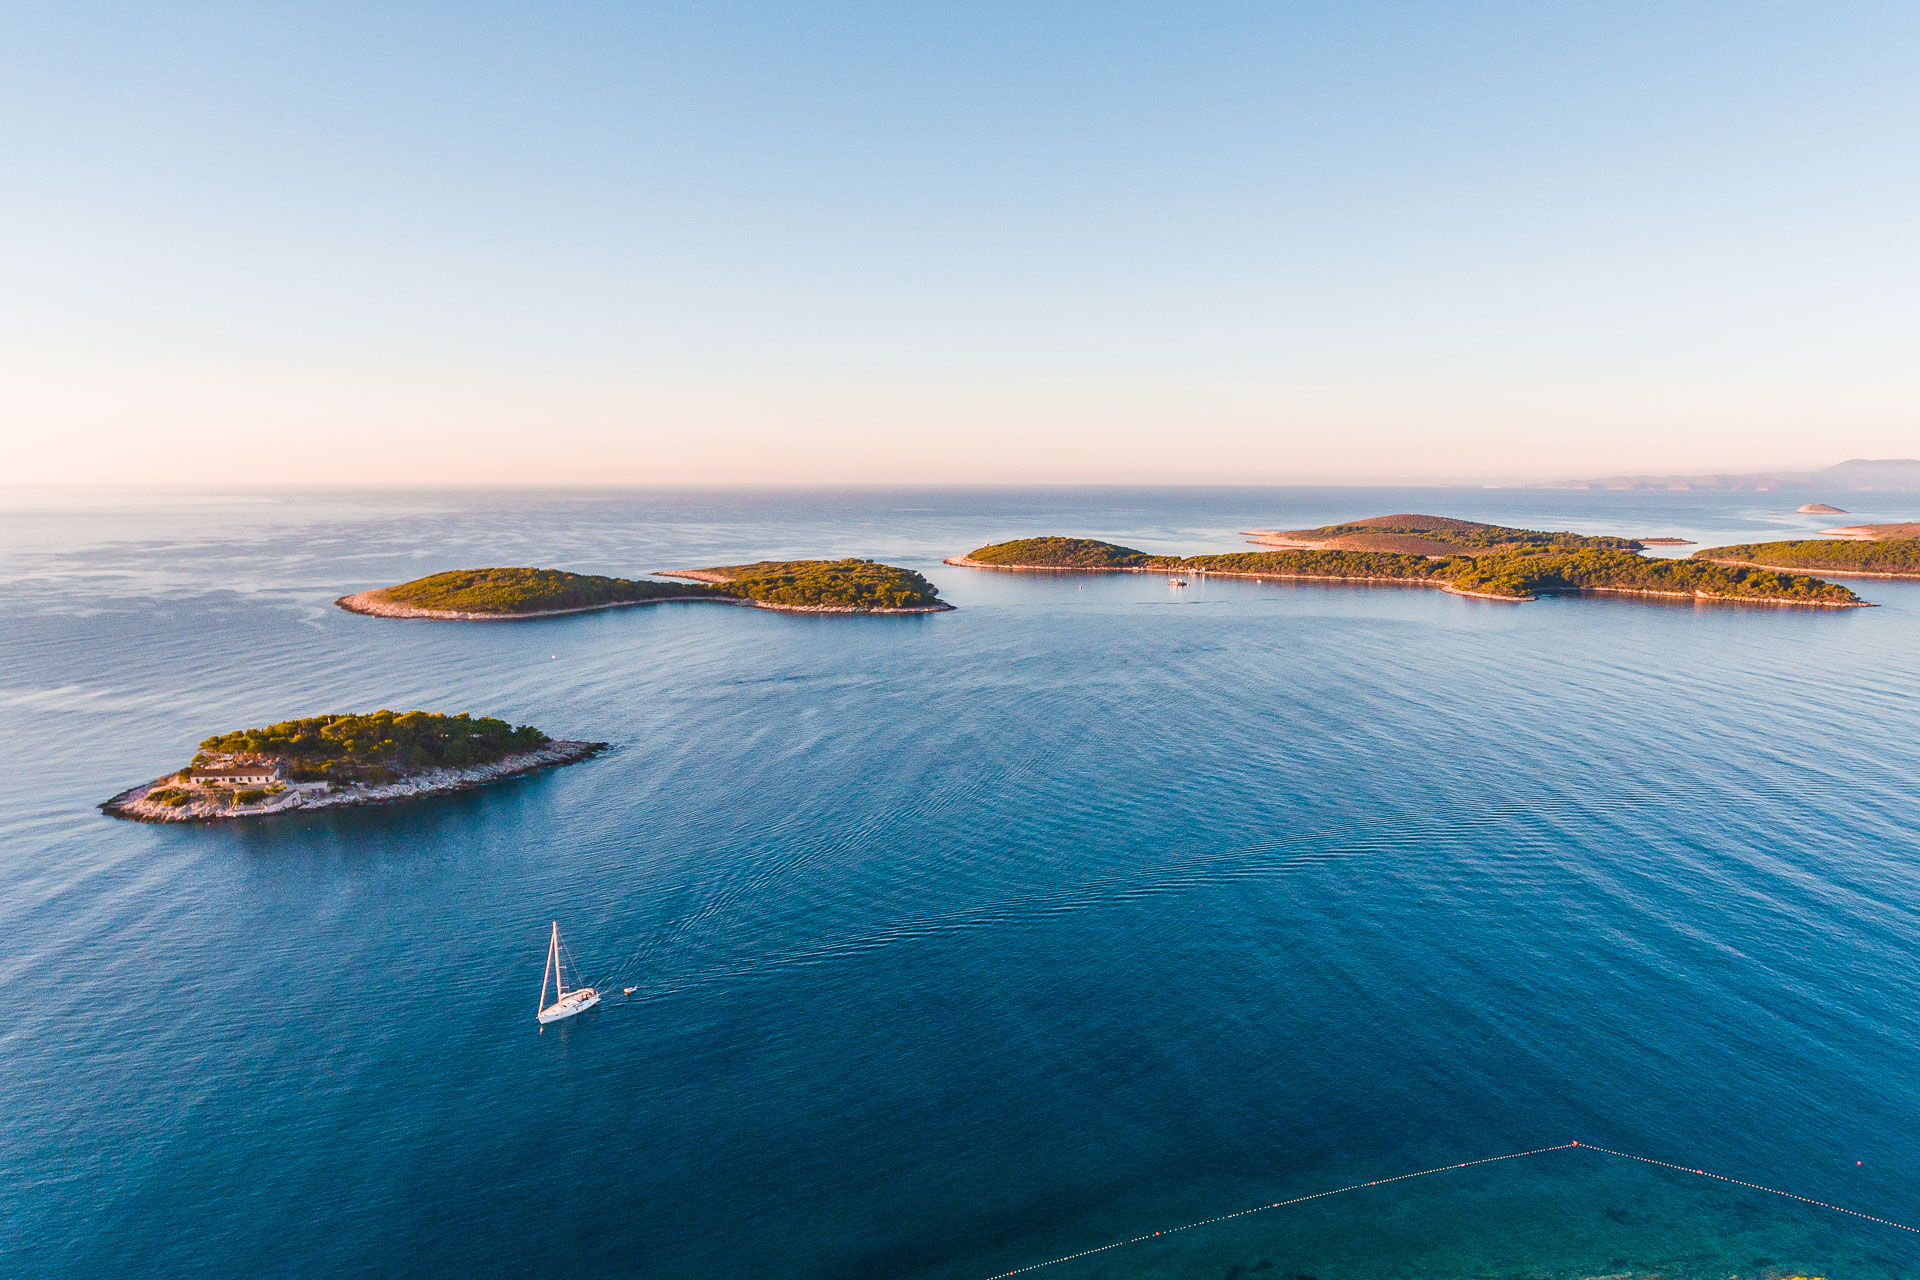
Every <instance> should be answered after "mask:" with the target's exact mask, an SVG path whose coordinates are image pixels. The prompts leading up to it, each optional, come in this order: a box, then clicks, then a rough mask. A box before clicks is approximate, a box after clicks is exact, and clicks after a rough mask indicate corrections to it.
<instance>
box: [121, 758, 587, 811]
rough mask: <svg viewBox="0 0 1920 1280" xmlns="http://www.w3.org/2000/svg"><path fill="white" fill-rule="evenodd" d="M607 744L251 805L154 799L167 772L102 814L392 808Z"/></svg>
mask: <svg viewBox="0 0 1920 1280" xmlns="http://www.w3.org/2000/svg"><path fill="white" fill-rule="evenodd" d="M608 745H609V744H607V743H605V742H562V741H553V742H549V743H547V744H546V745H545V746H542V747H538V748H536V749H534V750H532V751H526V752H521V753H519V754H517V755H511V756H505V757H502V758H501V759H499V760H495V761H492V762H491V763H488V764H481V765H471V766H468V767H465V768H459V769H425V770H422V771H420V772H418V773H413V774H409V775H407V776H406V777H404V778H400V779H397V780H396V781H393V782H384V783H347V784H344V785H341V786H338V787H335V786H331V785H329V784H327V783H299V782H296V783H289V784H287V786H286V789H285V790H283V791H280V792H278V793H276V794H274V795H272V796H270V797H269V798H267V799H266V800H264V801H262V802H260V803H258V804H250V805H234V804H230V803H223V802H216V801H215V800H214V799H213V798H212V797H213V794H214V793H209V796H208V798H206V799H194V800H191V801H189V802H188V803H186V804H183V805H177V806H175V805H166V804H160V803H158V802H156V801H152V800H149V799H148V798H147V796H148V793H150V792H153V791H156V790H159V789H161V788H163V787H167V786H169V785H171V784H172V783H173V781H174V779H175V777H176V775H174V774H168V775H167V776H165V777H161V778H155V779H154V780H153V781H152V782H146V783H142V784H141V785H140V786H137V787H131V788H129V789H128V790H126V791H122V792H121V793H120V794H119V795H117V796H114V797H113V798H112V799H111V800H108V801H106V802H105V803H103V804H101V806H100V811H101V812H102V813H105V814H107V815H109V816H111V817H115V818H125V819H127V820H128V821H130V822H160V823H177V822H230V821H235V820H237V819H241V818H258V817H265V816H269V815H272V814H278V813H290V812H296V811H297V812H307V811H310V810H314V809H344V808H349V807H352V806H356V805H374V804H391V803H393V802H395V801H399V800H411V799H414V798H416V797H419V796H431V795H445V794H448V793H451V792H455V791H468V790H472V789H473V788H475V787H484V786H488V785H490V784H492V783H495V782H503V781H505V780H506V779H508V778H516V777H520V776H523V775H525V774H529V773H538V772H540V771H541V770H544V769H555V768H559V767H560V766H561V765H568V764H575V763H578V762H579V761H581V760H588V759H591V758H592V757H594V756H596V755H599V754H600V753H601V752H602V751H605V750H606V749H607V746H608Z"/></svg>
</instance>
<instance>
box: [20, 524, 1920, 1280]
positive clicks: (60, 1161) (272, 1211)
mask: <svg viewBox="0 0 1920 1280" xmlns="http://www.w3.org/2000/svg"><path fill="white" fill-rule="evenodd" d="M12 502H13V505H12V506H11V507H10V508H9V509H7V510H6V511H5V512H4V513H0V579H3V580H4V582H3V585H0V734H3V736H4V741H5V742H6V743H7V768H6V770H5V772H4V774H0V973H4V976H5V991H6V997H7V1004H8V1007H9V1008H10V1010H11V1013H10V1015H9V1017H8V1019H7V1021H6V1022H5V1024H4V1032H3V1033H0V1035H3V1043H0V1257H3V1258H4V1266H3V1267H0V1270H4V1271H5V1272H6V1273H8V1274H13V1275H23V1276H52V1275H73V1276H80V1275H87V1276H105V1275H172V1276H235V1275H245V1276H253V1277H259V1276H281V1275H285V1276H296V1275H297V1276H302V1277H327V1276H366V1275H408V1274H423V1275H424V1274H436V1275H463V1276H477V1277H485V1276H501V1277H507V1276H528V1275H553V1276H560V1275H566V1276H574V1277H580V1276H623V1275H657V1276H701V1275H727V1276H737V1275H749V1274H751V1275H768V1276H792V1277H925V1278H927V1280H975V1278H980V1277H986V1276H990V1275H994V1274H996V1273H999V1272H1004V1271H1008V1270H1010V1269H1013V1268H1016V1267H1022V1266H1026V1265H1029V1264H1032V1263H1037V1262H1042V1261H1045V1260H1047V1259H1049V1258H1054V1257H1058V1256H1060V1255H1064V1254H1071V1253H1075V1252H1078V1251H1080V1250H1083V1249H1088V1248H1091V1247H1094V1246H1097V1245H1101V1244H1105V1243H1108V1242H1109V1241H1112V1240H1115V1239H1117V1238H1122V1237H1129V1236H1135V1235H1139V1234H1140V1233H1142V1232H1144V1231H1152V1230H1155V1229H1160V1228H1166V1227H1172V1226H1177V1225H1179V1224H1181V1223H1184V1222H1187V1221H1190V1220H1193V1219H1196V1218H1202V1217H1207V1216H1211V1215H1214V1214H1218V1213H1223V1212H1228V1211H1231V1210H1235V1209H1240V1208H1245V1207H1248V1206H1251V1205H1256V1204H1263V1203H1270V1202H1272V1201H1275V1200H1279V1199H1283V1198H1288V1197H1292V1196H1297V1195H1302V1194H1306V1193H1309V1192H1313V1191H1318V1190H1322V1189H1325V1188H1329V1187H1336V1186H1340V1185H1343V1184H1346V1183H1350V1182H1354V1181H1356V1180H1366V1179H1374V1178H1380V1177H1385V1176H1390V1175H1393V1174H1398V1173H1403V1172H1407V1171H1410V1170H1415V1169H1421V1168H1426V1167H1429V1166H1433V1165H1438V1164H1443V1163H1449V1162H1454V1161H1460V1160H1469V1159H1474V1158H1478V1157H1482V1156H1489V1155H1498V1154H1501V1153H1504V1152H1508V1151H1514V1150H1519V1149H1523V1148H1530V1147H1538V1146H1545V1145H1552V1144H1558V1143H1563V1142H1566V1141H1568V1140H1570V1139H1576V1138H1577V1139H1580V1140H1582V1141H1585V1142H1594V1143H1601V1144H1604V1145H1607V1146H1610V1147H1618V1148H1622V1149H1624V1150H1628V1151H1634V1152H1642V1153H1645V1154H1648V1155H1652V1156H1656V1157H1660V1158H1663V1159H1668V1160H1673V1161H1675V1162H1678V1163H1681V1164H1684V1165H1687V1166H1689V1167H1702V1168H1707V1169H1711V1170H1715V1171H1719V1172H1723V1173H1727V1174H1730V1175H1733V1176H1736V1177H1741V1178H1747V1179H1750V1180H1753V1181H1757V1182H1762V1183H1768V1184H1772V1185H1778V1186H1781V1187H1784V1188H1786V1189H1789V1190H1792V1191H1795V1192H1798V1193H1800V1194H1802V1195H1807V1196H1811V1197H1815V1198H1819V1199H1825V1200H1832V1201H1836V1202H1838V1203H1841V1204H1845V1205H1848V1206H1851V1207H1854V1208H1857V1209H1860V1210H1862V1211H1864V1212H1867V1213H1872V1214H1876V1215H1880V1216H1884V1217H1888V1218H1893V1219H1896V1220H1902V1221H1906V1222H1916V1221H1920V1150H1917V1149H1916V1144H1915V1142H1914V1137H1915V1135H1916V1134H1920V1052H1916V1042H1917V1041H1920V941H1917V939H1920V835H1916V816H1917V815H1920V733H1916V729H1920V696H1916V690H1915V669H1916V653H1920V645H1917V644H1916V641H1920V585H1916V584H1896V583H1880V582H1872V583H1861V584H1858V589H1859V590H1860V591H1861V592H1862V593H1863V594H1865V595H1866V596H1868V597H1869V598H1870V599H1872V600H1874V601H1876V602H1877V603H1878V604H1879V605H1880V607H1879V608H1877V609H1866V610H1853V611H1845V612H1825V611H1802V610H1764V609H1738V608H1726V607H1702V608H1692V607H1670V606H1658V605H1648V604H1644V603H1637V602H1631V601H1624V600H1598V599H1553V600H1544V601H1541V602H1539V603H1535V604H1529V605H1523V606H1514V605H1500V604H1493V603H1486V602H1478V601H1471V600H1463V599H1458V598H1454V597H1450V596H1446V595H1443V594H1440V593H1438V592H1431V591H1423V590H1413V589H1392V588H1378V589H1351V588H1316V587H1303V586H1291V587H1289V586H1280V585H1256V584H1250V583H1247V584H1241V583H1227V582H1217V581H1216V582H1207V581H1196V582H1195V583H1194V584H1193V585H1192V586H1191V587H1189V588H1188V589H1186V590H1185V591H1179V592H1175V591H1171V590H1169V588H1168V587H1167V586H1166V585H1165V584H1164V582H1163V581H1161V580H1160V579H1157V578H1150V577H1133V576H1121V577H1110V578H1100V577H1087V578H1051V577H1040V576H1030V575H994V574H984V573H977V572H971V571H967V570H962V569H954V568H949V567H946V566H943V565H942V564H941V563H940V560H941V558H942V557H944V556H947V555H951V554H953V553H955V552H959V551H964V550H967V549H968V548H971V547H973V546H975V545H978V544H980V543H982V542H986V541H991V540H997V539H1000V538H1005V537H1012V536H1019V535H1029V534H1036V533H1048V532H1068V533H1085V534H1090V535H1095V536H1101V537H1109V538H1114V539H1116V540H1120V541H1125V542H1128V543H1131V544H1134V545H1138V546H1142V547H1146V548H1149V549H1152V550H1156V551H1159V550H1167V551H1186V552H1198V551H1205V550H1231V549H1235V548H1238V547H1240V546H1241V545H1243V544H1242V542H1241V539H1240V538H1239V537H1238V536H1237V531H1238V530H1241V529H1245V528H1254V527H1295V526H1301V525H1308V524H1318V523H1322V522H1326V521H1329V520H1334V519H1339V518H1343V517H1351V516H1355V515H1365V514H1373V513H1378V512H1386V511H1399V510H1438V511H1441V512H1444V513H1447V514H1457V515H1463V516H1470V517H1477V518H1483V519H1494V520H1500V521H1502V522H1507V523H1519V524H1526V525H1533V526H1544V527H1554V528H1576V529H1581V530H1585V531H1590V532H1619V533H1640V534H1663V533H1676V534H1680V535H1682V536H1686V537H1692V538H1696V539H1701V540H1708V539H1716V540H1732V539H1750V538H1757V537H1768V536H1773V537H1780V536H1791V535H1793V534H1794V533H1796V532H1799V531H1801V530H1805V529H1810V528H1815V527H1818V524H1819V521H1818V520H1817V518H1808V517H1797V516H1793V515H1791V514H1786V512H1788V511H1790V509H1791V503H1788V502H1782V501H1779V500H1777V499H1772V498H1771V497H1770V495H1764V494H1763V495H1747V496H1744V497H1704V496H1701V495H1689V494H1656V495H1624V494H1613V495H1605V494H1588V493H1576V492H1511V491H1501V492H1478V491H1452V492H1434V491H1427V492H1421V491H1408V490H1398V491H1371V492H1367V491H1337V490H1306V489H1294V490H1251V489H1239V490H1216V491H1206V490H1185V491H1149V490H1106V491H1076V490H1054V491H1031V492H1012V493H982V492H954V491H934V490H910V491H898V492H826V493H810V494H795V493H762V494H751V493H689V492H671V493H667V492H663V493H626V494H574V495H524V494H522V495H498V494H494V495H488V494H473V495H461V494H422V495H397V496H396V495H386V496H367V495H334V496H305V497H284V496H283V497H268V498H232V497H227V498H217V499H216V498H189V499H178V500H172V501H161V500H155V499H138V500H129V499H104V498H98V497H88V496H86V495H54V496H52V497H42V498H35V499H32V500H26V499H20V498H17V497H16V498H15V499H14V500H12ZM1884 505H1885V506H1886V510H1885V511H1878V510H1875V511H1859V510H1856V511H1855V512H1854V513H1853V515H1852V516H1851V517H1850V518H1853V519H1868V518H1873V517H1874V516H1876V515H1877V516H1881V517H1882V518H1891V517H1899V516H1907V517H1910V516H1911V515H1912V514H1913V512H1914V510H1915V509H1916V508H1917V507H1920V500H1916V499H1915V498H1913V497H1912V496H1911V495H1909V496H1904V497H1900V496H1892V495H1890V496H1888V497H1887V498H1886V499H1885V502H1884ZM840 554H855V555H867V556H874V557H878V558H883V559H887V560H890V561H893V562H895V563H901V564H906V565H910V566H912V567H914V568H918V569H921V570H923V571H924V572H926V573H927V574H928V575H929V576H930V577H932V578H933V579H934V580H935V581H936V582H937V583H938V584H939V586H940V587H941V590H942V591H943V593H944V594H945V595H946V596H947V597H948V598H949V599H950V600H952V602H953V603H954V604H956V605H958V606H959V608H958V610H957V611H955V612H953V613H949V614H943V615H939V616H933V617H917V618H846V617H835V618H806V617H794V616H786V615H781V614H776V613H767V612H759V611H752V610H744V609H730V608H725V607H720V606H711V605H665V606H657V607H650V608H644V609H632V610H625V611H619V612H614V613H609V614H600V615H591V616H582V617H573V618H561V619H554V620H549V621H538V622H523V623H515V624H502V625H460V624H435V623H408V622H393V621H382V620H376V619H369V618H363V617H358V616H353V615H349V614H346V613H344V612H341V611H340V610H338V609H336V608H334V607H333V605H332V601H333V599H334V598H335V597H336V596H338V595H340V594H342V593H344V592H347V591H351V590H357V589H361V588H365V587H369V586H375V585H380V584H383V583H387V582H393V581H398V580H401V579H404V578H410V577H414V576H417V575H419V574H421V573H426V572H430V571H433V570H438V569H444V568H451V567H459V566H466V565H477V564H539V565H554V566H562V567H567V568H573V569H579V570H586V571H597V572H611V573H637V572H645V571H649V570H655V569H660V568H667V567H675V566H684V565H700V564H712V563H725V562H733V561H739V560H742V559H749V558H758V557H762V556H783V557H784V556H789V555H840ZM378 707H391V708H396V709H400V708H412V707H422V708H429V709H444V710H471V711H474V712H479V713H488V714H494V715H499V716H503V717H507V718H510V719H512V720H514V721H516V722H530V723H533V724H536V725H539V726H541V727H542V728H545V729H547V730H549V731H550V732H553V733H555V734H556V735H560V736H567V737H588V738H596V739H605V740H607V741H609V742H611V743H613V744H614V747H613V750H612V751H611V752H610V753H609V754H607V755H605V756H604V757H602V758H600V759H598V760H595V761H593V762H590V763H587V764H582V765H578V766H574V767H571V768H567V769H563V770H559V771H556V772H552V773H549V774H546V775H542V776H539V777H536V778H530V779H525V780H521V781H517V782H513V783H509V784H505V785H502V786H499V787H497V788H494V789H490V790H486V791H482V792H475V793H469V794H465V795H462V796H459V797H455V798H451V799H441V800H432V801H422V802H415V803H409V804H405V805H397V806H392V807H386V808H380V809H372V810H363V811H356V812H336V813H327V814H314V815H308V816H298V815H296V816H292V817H289V818H285V819H282V820H278V821H272V822H261V823H255V824H244V825H240V824H237V825H232V826H223V827H187V828H165V827H153V826H142V825H136V824H131V823H125V822H117V821H113V820H110V819H108V818H105V817H103V816H101V815H100V814H99V813H97V812H96V811H95V809H94V806H95V805H96V804H97V803H98V802H99V801H101V800H103V799H105V798H106V797H107V796H109V795H111V794H113V793H114V792H116V791H119V790H121V789H122V788H124V787H126V786H128V785H131V784H132V783H135V782H138V781H141V780H143V779H145V778H149V777H152V776H153V775H155V774H156V773H158V772H160V771H161V770H162V769H164V768H167V767H171V766H175V765H177V764H179V763H180V762H182V761H183V760H184V759H185V758H186V757H187V756H188V755H189V754H190V752H191V749H192V746H193V744H194V743H195V742H196V741H197V740H198V739H199V738H201V737H202V736H204V735H205V734H207V733H209V732H212V731H214V730H217V729H224V728H232V727H238V726H242V725H250V724H258V723H262V722H265V721H270V720H275V719H280V718H284V717H288V716H294V715H302V714H312V713H318V712H324V711H334V710H348V709H357V710H371V709H374V708H378ZM556 919H557V920H559V921H560V923H561V927H562V929H563V930H564V931H565V933H566V936H567V937H568V939H569V941H570V943H571V945H572V947H573V950H574V951H575V953H576V954H577V955H578V956H579V958H580V959H581V961H582V963H583V965H584V967H585V969H586V970H587V976H589V977H591V978H595V979H598V980H600V981H601V982H602V983H603V985H608V986H610V987H611V988H612V989H613V990H614V991H615V992H616V993H617V992H618V991H619V989H620V988H621V987H624V986H633V987H635V988H636V990H635V991H634V992H633V993H632V995H631V996H629V997H622V996H620V995H618V994H615V995H614V996H613V997H612V998H610V999H609V1000H608V1001H607V1002H606V1003H605V1004H604V1005H603V1006H602V1007H601V1008H600V1009H598V1010H597V1011H595V1012H593V1013H591V1014H588V1015H586V1016H584V1017H582V1018H579V1019H577V1020H574V1021H572V1022H570V1023H565V1024H560V1025H557V1026H554V1027H550V1028H548V1029H546V1030H545V1031H541V1030H538V1029H537V1028H536V1026H535V1023H534V1021H533V1012H534V1004H535V997H536V995H537V991H538V986H539V979H540V969H541V959H542V951H543V948H544V946H545V942H546V930H547V925H548V922H549V921H551V920H556ZM1917 1246H1920V1238H1916V1237H1915V1236H1912V1235H1909V1234H1906V1233H1903V1232H1900V1231H1898V1230H1894V1229H1891V1228H1885V1227H1880V1226H1876V1225H1873V1224H1871V1223H1865V1222H1861V1221H1858V1220H1852V1219H1847V1218H1844V1217H1842V1216H1840V1215H1837V1214H1833V1213H1829V1212H1825V1211H1822V1210H1817V1209H1813V1208H1809V1207H1807V1206H1804V1205H1801V1204H1798V1203H1796V1202H1793V1201H1788V1200H1783V1199H1779V1198H1776V1197H1771V1196H1767V1195H1763V1194H1759V1193H1755V1192H1750V1191H1745V1190H1742V1189H1739V1188H1736V1187H1730V1186H1727V1185H1724V1184H1716V1183H1710V1182H1708V1181H1706V1180H1704V1179H1700V1178H1696V1177H1689V1176H1687V1175H1684V1174H1677V1173H1671V1172H1668V1171H1665V1170H1660V1169H1656V1168H1652V1167H1649V1166H1641V1165H1635V1164H1631V1163H1629V1162H1626V1161H1621V1160H1616V1159H1613V1158H1611V1157H1606V1156H1601V1155H1598V1154H1594V1153H1588V1152H1580V1151H1561V1152H1553V1153H1549V1154H1546V1155H1541V1156H1535V1157H1530V1158H1528V1159H1524V1160H1514V1161H1508V1162H1505V1163H1501V1164H1493V1165H1486V1166H1480V1167H1476V1168H1474V1169H1469V1170H1465V1171H1461V1172H1457V1173H1450V1174H1442V1175H1436V1176H1434V1177H1430V1178H1423V1179H1415V1180H1412V1181H1408V1182H1404V1183H1398V1184H1394V1185H1392V1186H1389V1187H1380V1188H1371V1189H1367V1190H1362V1191H1357V1192H1353V1193H1351V1194H1348V1195H1344V1196H1339V1197H1333V1198H1330V1199H1326V1200H1319V1201H1315V1202H1312V1203H1310V1204H1307V1205H1302V1206H1297V1207H1294V1208H1290V1209H1282V1210H1277V1211H1274V1212H1271V1213H1266V1214H1259V1215H1254V1216H1250V1217H1245V1218H1239V1219H1234V1220H1232V1221H1230V1222H1227V1223H1222V1224H1218V1225H1215V1226H1211V1227H1206V1228H1203V1229H1199V1230H1195V1231H1189V1232H1183V1233H1180V1234H1178V1235H1172V1236H1165V1237H1161V1238H1159V1239H1155V1240H1150V1241H1148V1242H1147V1243H1144V1244H1140V1245H1136V1246H1132V1247H1129V1248H1124V1249H1117V1250H1113V1251H1109V1252H1106V1253H1101V1254H1098V1255H1095V1256H1092V1257H1088V1258H1084V1259H1081V1260H1079V1261H1075V1262H1069V1263H1062V1264H1060V1265H1058V1266H1055V1267H1052V1268H1050V1269H1048V1270H1047V1271H1045V1272H1043V1273H1041V1274H1044V1275H1046V1276H1049V1277H1059V1278H1060V1280H1085V1278H1086V1277H1093V1276H1106V1277H1133V1276H1178V1277H1213V1278H1218V1280H1232V1278H1235V1277H1248V1278H1249V1280H1251V1278H1253V1277H1258V1276H1268V1277H1271V1278H1272V1280H1285V1278H1286V1277H1295V1278H1296V1280H1297V1278H1298V1277H1302V1276H1312V1277H1317V1278H1318V1280H1379V1278H1382V1277H1390V1276H1394V1277H1397V1276H1441V1277H1449V1276H1499V1277H1508V1276H1511V1277H1522V1276H1527V1277H1559V1276H1567V1277H1574V1276H1592V1275H1607V1274H1628V1273H1650V1272H1656V1271H1657V1272H1659V1273H1660V1274H1662V1275H1665V1276H1670V1277H1696V1276H1698V1277H1705V1276H1722V1277H1724V1276H1727V1275H1739V1276H1774V1275H1778V1274H1780V1273H1782V1272H1783V1271H1788V1270H1805V1271H1808V1272H1809V1273H1814V1274H1824V1275H1828V1276H1833V1277H1841V1276H1848V1277H1871V1278H1879V1277H1890V1276H1903V1275H1916V1274H1920V1247H1917Z"/></svg>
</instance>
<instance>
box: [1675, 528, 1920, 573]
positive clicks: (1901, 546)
mask: <svg viewBox="0 0 1920 1280" xmlns="http://www.w3.org/2000/svg"><path fill="white" fill-rule="evenodd" d="M1862 527H1863V528H1871V527H1872V526H1862ZM1693 558H1694V559H1695V560H1707V561H1711V562H1712V563H1714V564H1721V565H1752V566H1757V567H1759V568H1763V569H1783V570H1787V571H1789V572H1791V571H1795V570H1802V569H1812V570H1815V571H1817V572H1820V573H1830V574H1833V575H1835V576H1836V577H1842V578H1920V537H1907V538H1883V539H1877V540H1871V539H1858V538H1850V539H1844V540H1835V541H1824V540H1822V539H1819V538H1803V539H1797V540H1793V541H1787V542H1743V543H1737V544H1735V545H1733V546H1728V547H1707V548H1705V549H1703V550H1700V551H1696V552H1694V553H1693Z"/></svg>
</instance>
